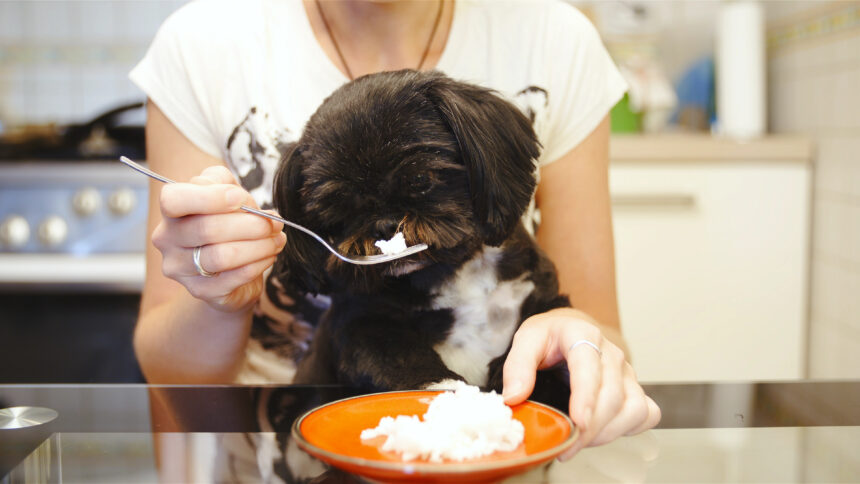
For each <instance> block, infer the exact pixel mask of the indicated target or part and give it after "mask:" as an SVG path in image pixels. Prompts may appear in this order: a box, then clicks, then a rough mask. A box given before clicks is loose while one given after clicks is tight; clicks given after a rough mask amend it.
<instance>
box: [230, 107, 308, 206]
mask: <svg viewBox="0 0 860 484" xmlns="http://www.w3.org/2000/svg"><path fill="white" fill-rule="evenodd" d="M293 141H295V137H294V136H293V135H292V133H290V130H289V129H286V128H283V127H278V126H275V125H274V124H273V122H272V118H271V116H269V113H267V112H265V111H261V110H260V109H258V108H257V107H256V106H254V107H252V108H251V109H250V111H248V114H247V115H245V118H244V119H243V120H242V122H240V123H239V124H238V125H237V126H236V127H235V128H233V132H232V133H230V137H229V138H227V150H226V155H227V156H226V157H227V165H228V166H229V167H230V170H231V171H232V172H233V174H235V175H236V176H237V177H238V178H239V183H240V184H241V185H242V187H244V188H245V190H248V191H249V192H250V193H251V195H252V196H253V197H254V200H256V201H257V204H258V205H259V206H260V208H262V209H270V208H272V183H273V180H274V178H275V170H277V168H278V162H279V161H280V160H281V157H282V156H283V154H284V152H285V150H286V146H287V144H288V143H290V142H293Z"/></svg>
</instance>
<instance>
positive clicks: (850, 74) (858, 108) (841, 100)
mask: <svg viewBox="0 0 860 484" xmlns="http://www.w3.org/2000/svg"><path fill="white" fill-rule="evenodd" d="M858 86H860V61H858V66H857V67H855V68H852V69H848V70H845V71H841V72H840V73H839V75H838V76H837V77H836V85H835V87H834V89H833V92H834V93H835V95H836V98H835V100H834V102H835V104H836V105H838V108H837V109H835V110H834V112H833V116H832V117H830V118H828V119H827V123H828V124H826V125H825V127H827V128H836V129H839V130H854V131H857V134H858V135H860V87H858Z"/></svg>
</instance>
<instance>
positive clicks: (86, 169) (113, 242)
mask: <svg viewBox="0 0 860 484" xmlns="http://www.w3.org/2000/svg"><path fill="white" fill-rule="evenodd" d="M147 195H148V180H147V179H146V178H145V177H143V176H141V175H139V174H137V173H135V172H134V171H132V170H130V169H128V168H127V167H125V166H124V165H123V164H121V163H120V162H119V161H112V160H105V161H68V160H66V161H47V160H39V161H20V160H18V161H15V162H4V163H0V289H9V288H15V289H19V288H22V287H27V286H30V287H32V288H57V287H71V286H74V287H75V288H76V289H81V288H89V289H103V290H119V291H134V290H139V289H140V287H141V286H142V282H143V274H144V247H145V240H146V214H147Z"/></svg>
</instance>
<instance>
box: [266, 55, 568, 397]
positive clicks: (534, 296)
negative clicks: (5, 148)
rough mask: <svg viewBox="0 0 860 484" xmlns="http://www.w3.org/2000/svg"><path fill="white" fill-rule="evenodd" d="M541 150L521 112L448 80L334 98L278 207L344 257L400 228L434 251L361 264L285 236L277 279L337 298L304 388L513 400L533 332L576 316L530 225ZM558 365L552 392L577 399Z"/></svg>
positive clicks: (297, 150) (295, 163)
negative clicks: (512, 378)
mask: <svg viewBox="0 0 860 484" xmlns="http://www.w3.org/2000/svg"><path fill="white" fill-rule="evenodd" d="M539 151H540V145H539V142H538V140H537V137H536V135H535V133H534V131H533V129H532V126H531V124H530V121H529V119H528V118H527V117H526V116H525V115H524V114H523V113H522V112H521V111H519V110H518V109H517V108H516V107H515V106H514V105H513V104H511V103H509V102H507V101H506V100H504V99H503V98H502V97H501V96H500V95H498V94H497V93H496V92H495V91H492V90H489V89H486V88H483V87H480V86H476V85H473V84H469V83H465V82H460V81H456V80H453V79H451V78H449V77H447V76H445V75H444V74H442V73H439V72H435V71H434V72H418V71H414V70H401V71H395V72H384V73H379V74H371V75H367V76H363V77H360V78H358V79H356V80H354V81H352V82H350V83H348V84H345V85H343V86H342V87H340V88H339V89H337V90H336V91H335V92H333V93H332V94H331V95H330V96H329V97H328V98H327V99H326V100H325V101H324V102H323V103H322V105H320V107H319V108H318V110H317V111H316V112H315V113H314V114H313V116H312V117H311V118H310V119H309V121H308V123H307V125H306V126H305V128H304V130H303V133H302V135H301V137H300V138H299V139H298V141H297V142H296V143H295V145H293V146H292V147H291V149H290V150H289V152H288V153H287V154H286V155H285V157H284V159H283V160H282V162H281V164H280V165H279V168H278V171H277V173H276V175H275V181H274V196H273V198H274V202H275V207H276V209H277V210H278V212H279V213H281V214H282V215H283V216H284V217H285V218H287V219H289V220H292V221H294V222H297V223H299V224H302V225H304V226H306V227H308V228H309V229H311V230H313V231H314V232H316V233H318V234H320V235H321V236H322V237H323V238H325V239H326V240H327V241H329V242H330V244H331V245H332V246H333V247H335V248H336V249H337V250H338V251H340V252H341V253H344V254H375V253H378V252H379V251H378V249H377V248H376V247H375V242H376V241H379V240H388V239H391V238H392V236H394V235H395V234H396V233H398V232H399V233H402V234H403V235H404V236H405V239H406V241H407V243H408V245H413V244H417V243H422V242H423V243H425V244H427V245H428V246H429V248H428V249H427V250H425V251H422V252H419V253H417V254H414V255H411V256H408V257H405V258H403V259H399V260H397V261H394V262H389V263H384V264H379V265H369V266H368V265H352V264H348V263H345V262H343V261H341V260H339V259H337V258H336V257H335V256H333V255H332V254H331V253H329V252H328V251H326V250H325V249H324V248H323V247H322V246H321V245H319V243H318V242H316V241H314V240H313V239H311V238H310V237H308V236H306V235H305V234H301V233H298V232H293V231H289V230H290V229H285V230H287V231H288V232H287V243H286V246H285V247H284V249H283V251H282V252H281V253H280V254H279V255H278V257H277V260H276V262H275V265H274V268H273V275H274V276H275V277H276V278H277V279H279V280H280V281H281V282H282V284H284V285H285V286H290V287H297V288H299V289H300V290H302V291H306V292H308V293H314V294H327V295H328V296H330V298H331V306H330V307H329V308H328V310H327V311H326V313H325V314H324V315H323V316H322V319H321V321H319V323H318V326H317V328H316V332H315V335H314V338H313V341H312V343H311V347H310V349H309V351H308V353H307V355H306V356H305V357H304V359H303V360H301V361H300V362H299V364H298V369H297V373H296V379H295V382H296V383H340V384H345V385H350V386H354V387H357V388H360V389H362V390H365V391H369V392H372V391H388V390H404V389H422V388H437V387H440V386H441V387H444V386H445V385H446V384H448V383H450V381H451V380H463V381H465V382H467V383H469V384H472V385H477V386H480V387H481V388H482V389H484V390H496V391H498V392H501V389H502V367H503V364H504V361H505V357H506V356H507V354H508V352H509V350H510V347H511V342H512V338H513V335H514V332H515V331H516V330H517V329H518V328H519V326H520V324H521V323H522V322H523V321H524V320H525V319H526V318H528V317H529V316H532V315H534V314H537V313H541V312H545V311H548V310H550V309H553V308H558V307H566V306H570V302H569V300H568V298H567V297H566V296H564V295H561V294H559V289H558V280H557V276H556V272H555V268H554V266H553V264H552V262H551V261H550V260H549V258H548V257H547V256H546V255H545V254H544V253H543V252H542V251H541V250H540V248H539V247H538V246H537V245H536V243H535V241H534V240H533V238H532V236H531V235H530V234H528V233H527V232H526V230H525V228H524V226H523V224H522V222H521V217H522V215H523V213H524V211H525V210H526V208H527V206H528V204H529V202H530V200H531V197H532V195H533V192H534V191H535V188H536V159H537V157H538V154H539ZM558 371H561V372H564V371H565V370H564V369H562V368H558V369H556V371H555V373H554V374H551V373H550V372H543V371H542V372H539V378H538V387H541V386H542V385H543V386H546V387H548V389H549V391H550V392H557V391H558V389H559V388H563V390H564V392H565V398H564V399H561V400H559V401H564V402H566V396H568V395H569V388H568V387H567V386H564V385H563V383H560V381H561V382H565V381H567V379H566V378H564V377H563V376H564V375H563V374H559V373H558ZM559 380H560V381H559ZM538 389H539V388H538ZM533 395H535V394H533ZM565 405H566V403H565Z"/></svg>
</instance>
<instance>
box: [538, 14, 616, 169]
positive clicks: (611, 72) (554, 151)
mask: <svg viewBox="0 0 860 484" xmlns="http://www.w3.org/2000/svg"><path fill="white" fill-rule="evenodd" d="M550 15H552V16H553V17H554V18H551V19H550V20H549V22H547V24H548V26H549V28H548V29H547V32H546V35H547V37H546V39H547V43H546V45H547V49H546V50H547V52H548V53H551V57H550V58H549V60H548V65H549V66H550V70H551V72H550V79H551V81H550V83H551V84H550V89H549V93H550V94H549V95H550V96H551V98H550V99H549V123H550V125H549V127H548V133H547V136H546V138H545V139H544V140H543V143H544V149H543V152H542V153H541V157H540V160H539V163H540V164H541V165H545V164H548V163H552V162H553V161H555V160H558V159H559V158H561V157H562V156H564V155H565V154H566V153H568V152H569V151H570V150H572V149H573V148H575V147H576V146H577V145H579V143H581V142H582V140H584V139H585V138H586V137H587V136H588V135H589V134H591V132H592V131H594V129H595V128H596V127H597V125H598V124H599V123H600V121H601V120H603V118H604V117H605V116H606V115H607V114H608V113H609V110H610V109H612V107H613V106H614V105H615V104H616V103H617V102H618V101H619V100H621V98H622V97H623V96H624V92H625V91H626V90H627V83H626V81H625V80H624V78H623V77H622V76H621V73H620V72H619V71H618V68H617V67H616V66H615V64H614V63H613V61H612V58H611V57H610V56H609V53H608V52H607V51H606V48H605V47H604V45H603V43H602V41H601V39H600V35H599V34H598V33H597V29H595V28H594V25H592V23H591V22H590V21H589V20H588V19H587V18H586V17H585V15H583V14H582V13H581V12H579V11H578V10H576V9H575V8H573V7H571V6H569V5H566V4H559V5H557V8H554V9H550ZM553 98H554V99H553Z"/></svg>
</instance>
